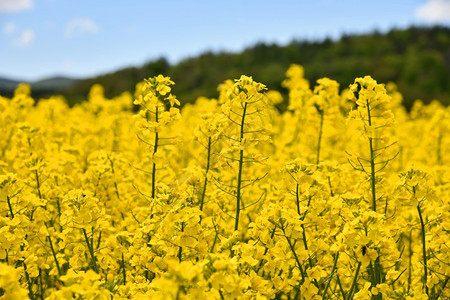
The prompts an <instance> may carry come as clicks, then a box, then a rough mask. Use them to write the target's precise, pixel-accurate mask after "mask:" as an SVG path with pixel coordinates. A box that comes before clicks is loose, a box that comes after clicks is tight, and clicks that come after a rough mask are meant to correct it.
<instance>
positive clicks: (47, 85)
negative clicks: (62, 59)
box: [0, 76, 80, 98]
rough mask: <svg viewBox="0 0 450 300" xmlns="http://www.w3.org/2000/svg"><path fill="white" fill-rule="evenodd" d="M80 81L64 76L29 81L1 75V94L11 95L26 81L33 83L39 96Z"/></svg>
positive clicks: (33, 90) (32, 85) (35, 94)
mask: <svg viewBox="0 0 450 300" xmlns="http://www.w3.org/2000/svg"><path fill="white" fill-rule="evenodd" d="M78 81H80V80H79V79H74V78H69V77H64V76H55V77H50V78H45V79H42V80H37V81H33V82H27V81H26V80H12V79H8V78H1V77H0V95H4V96H7V97H11V96H12V95H13V93H14V90H15V89H16V87H17V85H18V84H19V83H21V82H25V83H29V84H30V85H31V90H32V93H33V96H34V97H36V98H39V97H44V96H49V95H52V94H56V93H61V92H62V91H64V90H66V89H68V88H69V87H71V86H73V85H74V84H75V83H77V82H78Z"/></svg>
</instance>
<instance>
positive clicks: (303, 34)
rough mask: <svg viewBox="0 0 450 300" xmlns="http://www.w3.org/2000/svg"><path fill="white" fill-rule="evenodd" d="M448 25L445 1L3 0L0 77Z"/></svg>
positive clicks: (78, 72)
mask: <svg viewBox="0 0 450 300" xmlns="http://www.w3.org/2000/svg"><path fill="white" fill-rule="evenodd" d="M412 24H416V25H432V24H444V25H449V26H450V0H377V1H368V0H367V1H366V0H297V1H295V0H271V1H268V0H259V1H258V0H247V1H244V0H227V1H220V0H208V1H206V0H198V1H188V0H165V1H151V0H147V1H145V0H133V1H125V0H115V1H113V0H90V1H88V0H0V76H1V77H9V78H15V79H20V80H36V79H40V78H44V77H49V76H54V75H67V76H73V77H79V78H83V77H89V76H94V75H98V74H102V73H105V72H109V71H113V70H116V69H118V68H122V67H125V66H133V65H141V64H143V63H145V62H146V61H149V60H151V59H155V58H158V57H160V56H164V57H166V58H168V59H169V61H170V62H172V63H175V62H177V61H179V60H181V59H183V58H186V57H189V56H194V55H197V54H199V53H201V52H204V51H209V50H212V51H219V50H227V51H239V50H241V49H243V48H244V47H246V46H250V45H252V44H254V43H256V42H259V41H265V42H278V43H281V44H286V43H288V42H289V41H291V40H292V39H294V38H296V39H323V38H325V37H332V38H337V37H339V36H340V35H341V34H343V33H362V32H368V31H371V30H374V29H378V30H380V31H386V30H388V29H390V28H392V27H400V28H403V27H406V26H409V25H412Z"/></svg>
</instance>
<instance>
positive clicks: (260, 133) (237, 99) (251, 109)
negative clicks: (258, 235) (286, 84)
mask: <svg viewBox="0 0 450 300" xmlns="http://www.w3.org/2000/svg"><path fill="white" fill-rule="evenodd" d="M265 90H266V86H265V85H264V84H261V83H259V82H256V81H254V80H253V78H252V77H248V76H244V75H243V76H241V78H240V79H238V80H236V81H235V83H234V84H233V85H232V86H231V87H229V88H228V90H227V91H226V101H225V103H224V104H223V105H222V112H223V114H224V115H225V116H226V117H227V118H228V120H229V121H230V124H231V125H230V130H229V132H228V133H229V135H228V136H227V138H228V140H229V142H230V146H231V147H230V149H228V150H229V152H230V155H231V156H225V157H224V158H225V159H227V160H228V161H229V164H233V163H237V164H238V166H237V175H236V185H231V186H230V185H228V187H231V188H234V191H233V193H234V194H233V193H229V192H227V193H228V194H230V195H233V196H234V197H235V199H236V213H235V217H234V218H235V223H234V230H238V228H239V219H240V213H241V210H242V209H245V208H246V207H245V206H244V205H243V201H242V192H243V189H244V188H245V187H247V186H250V185H251V184H252V183H254V182H255V181H258V180H260V179H262V177H264V176H262V177H257V178H253V179H244V178H243V170H244V164H248V163H255V162H262V161H264V160H265V159H266V158H263V157H261V156H260V155H257V154H256V153H251V151H250V149H251V148H254V147H255V146H256V144H258V143H259V142H261V141H264V140H265V141H266V140H268V136H267V135H265V134H264V133H265V132H266V130H265V128H264V126H263V124H261V118H262V115H263V113H264V109H265V98H264V94H263V93H264V91H265ZM233 150H238V156H237V157H233V156H232V155H233V154H234V153H235V151H233ZM244 182H246V183H245V184H243V183H244ZM221 184H222V183H221V182H220V181H219V185H221ZM219 188H220V186H219ZM222 188H223V187H222ZM241 205H242V206H241ZM247 207H248V205H247Z"/></svg>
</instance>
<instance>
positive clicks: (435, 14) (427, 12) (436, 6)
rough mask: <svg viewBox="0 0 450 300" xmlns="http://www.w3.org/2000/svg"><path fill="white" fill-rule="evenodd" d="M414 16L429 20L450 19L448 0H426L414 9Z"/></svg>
mask: <svg viewBox="0 0 450 300" xmlns="http://www.w3.org/2000/svg"><path fill="white" fill-rule="evenodd" d="M416 16H417V17H419V18H421V19H423V20H425V21H430V22H445V21H450V0H427V2H426V3H425V4H423V5H422V6H420V7H419V8H418V9H417V10H416Z"/></svg>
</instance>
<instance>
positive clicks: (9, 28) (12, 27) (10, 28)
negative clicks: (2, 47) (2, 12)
mask: <svg viewBox="0 0 450 300" xmlns="http://www.w3.org/2000/svg"><path fill="white" fill-rule="evenodd" d="M16 29H17V26H16V24H14V23H13V22H8V23H6V24H5V25H4V26H3V28H2V31H3V33H4V34H12V33H14V32H15V31H16Z"/></svg>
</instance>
